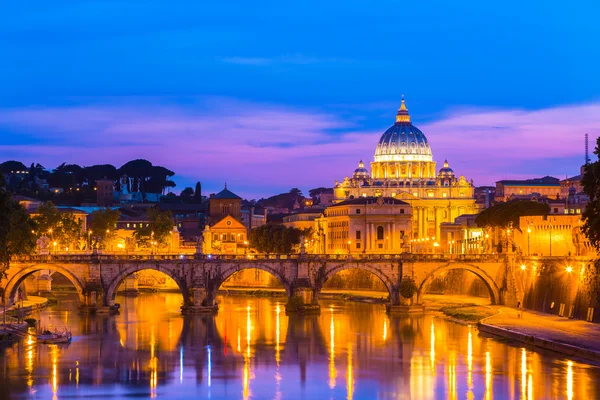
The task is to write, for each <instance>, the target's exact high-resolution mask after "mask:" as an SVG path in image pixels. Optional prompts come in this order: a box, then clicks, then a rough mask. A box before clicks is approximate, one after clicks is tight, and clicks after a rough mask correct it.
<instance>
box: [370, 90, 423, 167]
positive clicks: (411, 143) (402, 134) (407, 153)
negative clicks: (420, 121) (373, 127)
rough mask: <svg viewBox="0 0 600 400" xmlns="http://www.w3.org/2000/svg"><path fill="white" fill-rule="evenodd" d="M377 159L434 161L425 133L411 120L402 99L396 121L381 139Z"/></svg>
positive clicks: (376, 153) (377, 149)
mask: <svg viewBox="0 0 600 400" xmlns="http://www.w3.org/2000/svg"><path fill="white" fill-rule="evenodd" d="M375 161H376V162H378V161H433V156H432V154H431V148H430V147H429V143H427V138H426V137H425V134H423V132H421V131H420V130H419V129H418V128H417V127H416V126H414V125H413V124H412V123H411V122H410V115H409V114H408V109H407V108H406V105H405V104H404V99H402V104H401V105H400V109H398V114H397V115H396V123H395V124H394V125H393V126H392V127H390V128H389V129H388V130H387V131H385V133H384V134H383V135H381V138H380V139H379V142H378V143H377V147H376V149H375Z"/></svg>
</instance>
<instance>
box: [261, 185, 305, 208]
mask: <svg viewBox="0 0 600 400" xmlns="http://www.w3.org/2000/svg"><path fill="white" fill-rule="evenodd" d="M295 202H297V203H298V204H299V205H300V207H302V206H303V205H304V196H303V195H302V191H301V190H300V189H298V188H293V189H291V190H290V191H289V192H288V193H281V194H278V195H275V196H271V197H269V198H267V199H260V200H259V202H258V205H259V206H261V207H267V206H269V207H277V208H287V209H290V210H291V209H292V208H293V207H294V203H295Z"/></svg>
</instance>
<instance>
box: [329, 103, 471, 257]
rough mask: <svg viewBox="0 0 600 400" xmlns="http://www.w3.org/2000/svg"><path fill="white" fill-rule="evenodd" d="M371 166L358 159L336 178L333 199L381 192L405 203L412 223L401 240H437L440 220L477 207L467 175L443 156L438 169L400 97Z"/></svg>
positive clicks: (373, 196)
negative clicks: (341, 177) (347, 174)
mask: <svg viewBox="0 0 600 400" xmlns="http://www.w3.org/2000/svg"><path fill="white" fill-rule="evenodd" d="M370 167H371V171H370V172H369V170H368V169H367V168H366V167H365V164H364V163H363V162H362V160H361V161H360V162H359V163H358V168H356V169H355V170H354V173H353V174H352V176H351V177H346V178H345V179H344V180H343V181H342V182H338V181H336V183H335V187H334V197H335V201H336V202H337V203H346V202H348V201H350V200H353V199H358V198H367V199H368V198H378V197H383V198H393V199H394V200H400V201H402V202H405V203H408V204H409V205H410V206H411V224H410V229H409V232H403V235H402V236H403V237H404V245H405V246H406V245H407V243H410V242H414V241H419V240H425V239H427V240H431V243H433V242H437V241H439V240H440V239H441V237H440V236H441V232H440V227H441V224H442V223H444V222H449V223H451V222H454V220H455V218H456V217H458V216H460V215H463V214H476V213H477V212H478V211H479V210H478V207H477V206H476V204H475V199H474V193H473V192H474V187H473V182H472V181H471V182H469V181H467V179H465V177H464V176H459V177H457V176H456V175H455V173H454V171H453V170H452V168H450V165H449V164H448V161H444V164H443V166H442V168H440V169H439V170H437V168H436V162H435V161H434V160H433V154H432V151H431V147H430V145H429V143H428V141H427V138H426V137H425V134H424V133H423V132H421V130H419V129H418V128H417V127H416V126H414V125H413V124H412V122H411V119H410V115H409V113H408V109H407V108H406V104H405V103H404V99H402V104H401V106H400V108H399V109H398V113H397V115H396V122H395V123H394V125H392V126H391V127H390V128H389V129H388V130H386V131H385V132H384V133H383V135H381V138H380V139H379V142H378V143H377V147H376V148H375V157H374V160H373V162H371V165H370ZM384 204H389V202H384ZM323 222H325V221H323ZM375 229H376V228H375ZM403 229H404V228H403ZM396 237H398V238H400V237H401V236H400V234H399V233H398V234H397V235H396Z"/></svg>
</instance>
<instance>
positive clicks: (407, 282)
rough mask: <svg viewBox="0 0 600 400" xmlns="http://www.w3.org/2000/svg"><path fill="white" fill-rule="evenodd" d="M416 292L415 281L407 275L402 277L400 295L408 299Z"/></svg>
mask: <svg viewBox="0 0 600 400" xmlns="http://www.w3.org/2000/svg"><path fill="white" fill-rule="evenodd" d="M416 292H417V284H416V283H415V281H414V280H413V279H412V278H410V277H408V276H405V277H404V278H402V281H401V282H400V296H402V297H404V298H405V299H410V298H412V297H413V296H414V295H415V293H416Z"/></svg>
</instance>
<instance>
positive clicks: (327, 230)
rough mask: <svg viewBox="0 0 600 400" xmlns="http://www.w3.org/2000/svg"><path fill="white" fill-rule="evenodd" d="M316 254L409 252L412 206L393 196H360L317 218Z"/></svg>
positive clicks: (315, 234) (315, 232)
mask: <svg viewBox="0 0 600 400" xmlns="http://www.w3.org/2000/svg"><path fill="white" fill-rule="evenodd" d="M313 229H314V236H313V239H312V240H313V241H314V243H313V244H311V246H310V247H311V248H312V249H313V252H315V253H319V254H324V253H325V254H351V253H379V254H392V253H394V254H396V253H401V252H404V251H408V250H409V236H408V234H409V232H410V229H411V207H410V204H408V203H406V202H404V201H402V200H398V199H395V198H392V197H382V196H378V197H373V196H370V197H358V198H356V199H351V200H346V201H342V202H340V203H337V204H335V205H333V206H330V207H327V208H326V209H325V212H324V215H323V216H321V217H319V218H315V221H314V226H313Z"/></svg>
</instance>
